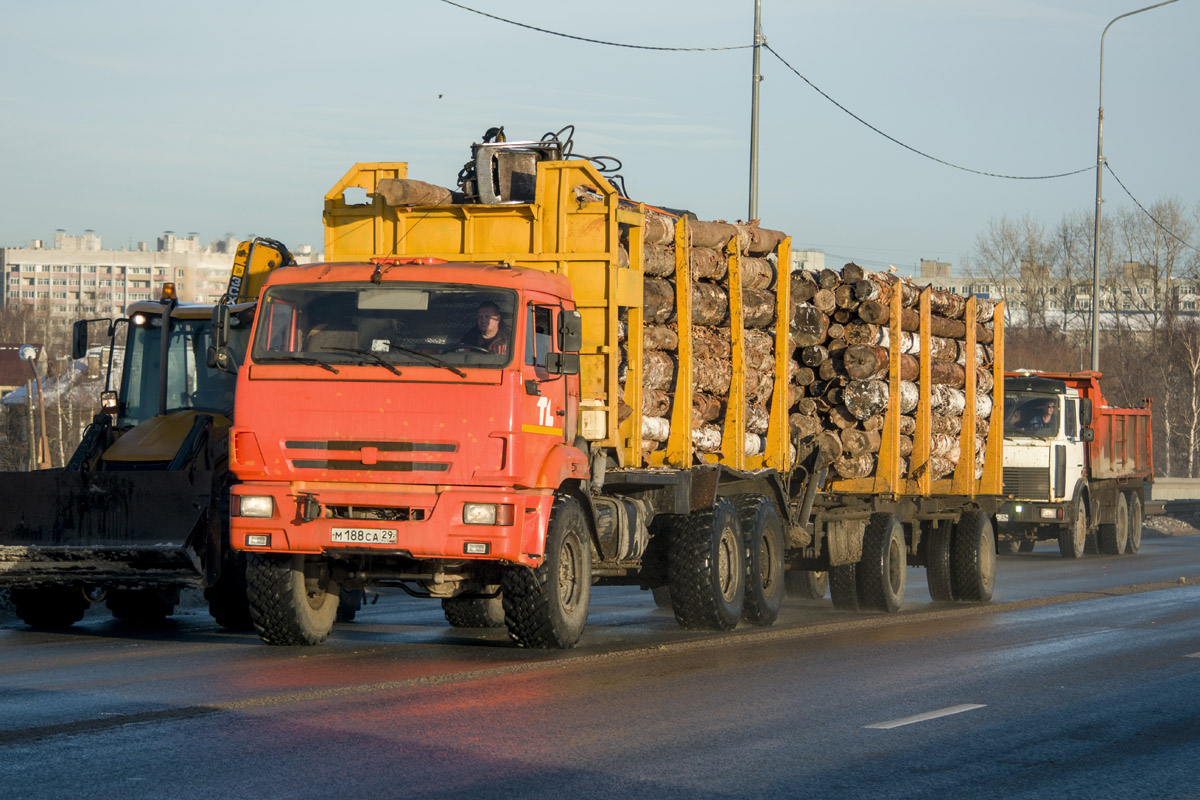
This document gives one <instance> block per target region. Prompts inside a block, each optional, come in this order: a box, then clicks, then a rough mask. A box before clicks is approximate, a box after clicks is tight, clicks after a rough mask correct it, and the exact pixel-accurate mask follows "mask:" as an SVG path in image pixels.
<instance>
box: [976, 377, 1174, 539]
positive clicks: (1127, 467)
mask: <svg viewBox="0 0 1200 800" xmlns="http://www.w3.org/2000/svg"><path fill="white" fill-rule="evenodd" d="M1100 378H1101V374H1100V373H1099V372H1091V371H1086V372H1069V373H1068V372H1063V373H1059V372H1012V373H1009V374H1008V375H1007V376H1006V377H1005V380H1004V395H1005V400H1004V404H1005V408H1006V409H1008V414H1007V416H1006V417H1005V422H1004V439H1005V443H1004V494H1005V495H1006V498H1007V499H1006V500H1005V502H1004V503H1003V505H1001V507H1000V509H999V511H998V512H997V513H996V528H997V533H998V536H999V538H1000V541H1001V545H1002V549H1003V550H1005V551H1008V552H1018V551H1019V552H1029V551H1031V550H1033V548H1034V547H1035V546H1036V545H1037V543H1038V542H1039V541H1042V540H1049V541H1054V542H1057V543H1058V549H1059V553H1060V554H1061V555H1062V556H1063V557H1064V558H1079V557H1081V556H1082V555H1083V554H1084V553H1085V552H1087V551H1091V552H1097V551H1098V552H1100V553H1102V554H1105V555H1121V554H1128V555H1132V554H1134V553H1137V551H1138V549H1139V548H1140V547H1141V544H1142V513H1143V509H1144V508H1145V505H1146V495H1147V492H1148V491H1149V488H1150V484H1151V482H1152V481H1153V480H1154V441H1153V436H1152V431H1151V424H1150V423H1151V414H1150V400H1149V399H1147V400H1146V402H1145V405H1144V406H1143V407H1142V408H1113V407H1111V406H1109V405H1108V402H1107V401H1106V400H1105V399H1104V395H1103V394H1102V393H1101V391H1100Z"/></svg>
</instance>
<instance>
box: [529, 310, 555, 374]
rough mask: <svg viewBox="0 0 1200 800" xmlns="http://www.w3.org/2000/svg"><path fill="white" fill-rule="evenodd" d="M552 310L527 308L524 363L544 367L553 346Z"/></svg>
mask: <svg viewBox="0 0 1200 800" xmlns="http://www.w3.org/2000/svg"><path fill="white" fill-rule="evenodd" d="M553 331H554V309H553V308H552V307H550V306H533V305H531V306H529V312H528V319H527V324H526V325H525V363H526V364H529V365H530V366H534V367H541V368H543V369H545V367H546V355H547V354H548V353H549V352H550V351H551V349H552V348H553V344H554V336H553Z"/></svg>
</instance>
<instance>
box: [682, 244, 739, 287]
mask: <svg viewBox="0 0 1200 800" xmlns="http://www.w3.org/2000/svg"><path fill="white" fill-rule="evenodd" d="M688 264H689V266H690V267H691V270H692V279H693V280H697V279H701V278H705V279H710V280H720V279H722V278H724V277H725V276H726V274H727V273H728V271H729V262H728V260H727V259H726V258H725V253H723V252H722V251H720V250H712V249H709V248H707V247H693V248H692V249H691V252H690V253H689V255H688Z"/></svg>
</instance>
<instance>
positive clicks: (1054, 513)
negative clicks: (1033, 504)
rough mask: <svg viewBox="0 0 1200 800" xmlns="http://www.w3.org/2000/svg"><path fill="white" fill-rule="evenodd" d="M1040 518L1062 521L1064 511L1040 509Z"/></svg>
mask: <svg viewBox="0 0 1200 800" xmlns="http://www.w3.org/2000/svg"><path fill="white" fill-rule="evenodd" d="M1038 516H1040V517H1041V518H1042V519H1062V510H1061V509H1057V508H1039V509H1038Z"/></svg>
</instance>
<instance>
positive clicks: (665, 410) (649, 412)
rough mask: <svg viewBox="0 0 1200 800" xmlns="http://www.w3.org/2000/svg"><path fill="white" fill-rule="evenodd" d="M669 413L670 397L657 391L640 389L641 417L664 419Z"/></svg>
mask: <svg viewBox="0 0 1200 800" xmlns="http://www.w3.org/2000/svg"><path fill="white" fill-rule="evenodd" d="M670 411H671V395H670V394H669V393H667V392H664V391H661V390H659V389H647V388H645V387H643V388H642V415H643V416H647V417H666V416H668V415H669V414H670ZM643 438H645V437H643Z"/></svg>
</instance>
